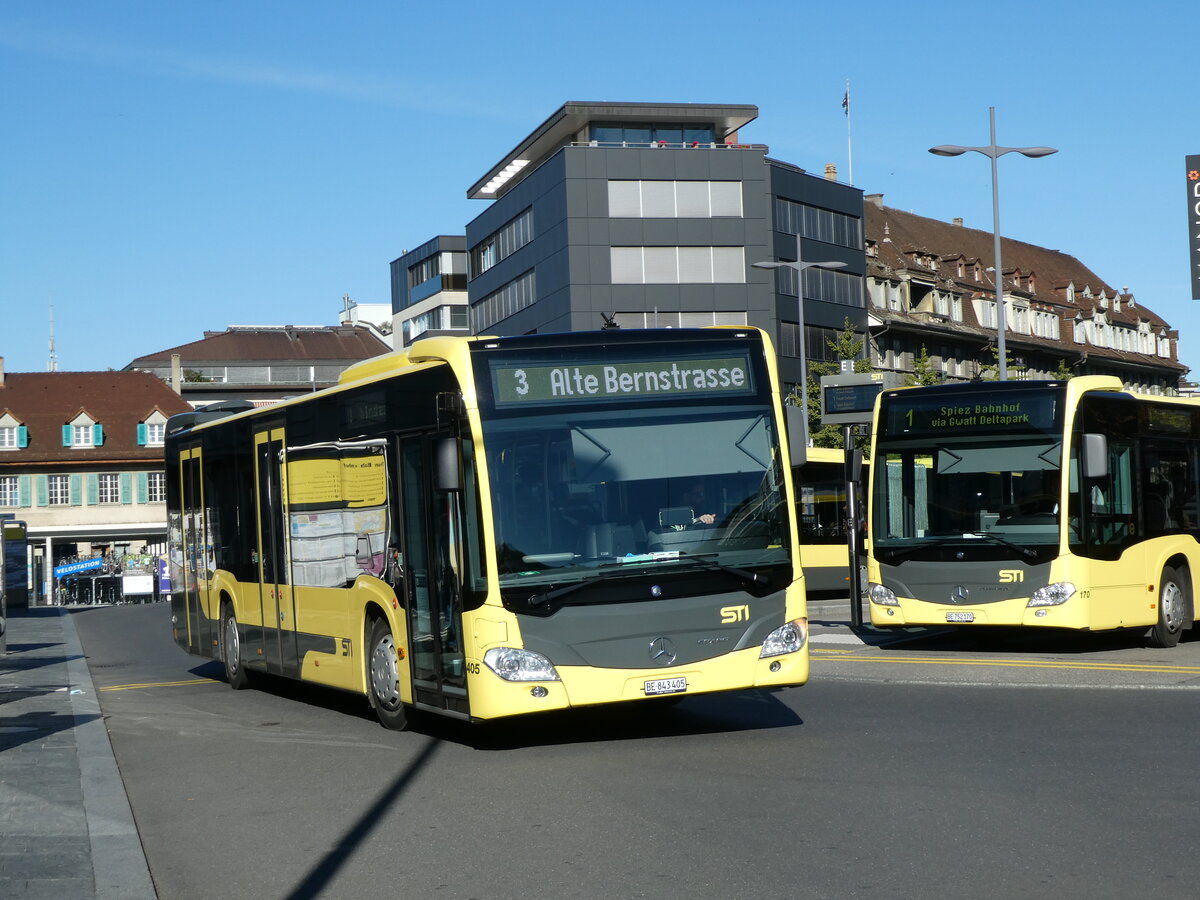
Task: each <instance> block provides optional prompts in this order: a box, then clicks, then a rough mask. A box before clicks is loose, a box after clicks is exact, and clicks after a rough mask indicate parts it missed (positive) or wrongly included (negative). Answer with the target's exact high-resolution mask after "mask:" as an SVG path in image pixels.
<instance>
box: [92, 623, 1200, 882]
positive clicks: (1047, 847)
mask: <svg viewBox="0 0 1200 900" xmlns="http://www.w3.org/2000/svg"><path fill="white" fill-rule="evenodd" d="M73 615H74V620H75V623H76V626H77V628H78V631H79V634H80V636H81V638H82V641H83V645H84V649H85V652H86V654H87V656H88V662H89V666H90V668H91V672H92V678H93V681H94V683H95V686H96V688H97V690H98V691H99V693H100V702H101V708H102V710H103V712H104V714H105V717H106V720H107V724H108V729H109V733H110V736H111V740H112V744H113V748H114V751H115V753H116V757H117V761H118V764H119V766H120V769H121V774H122V777H123V779H124V781H125V786H126V790H127V793H128V795H129V799H130V803H131V805H132V808H133V812H134V816H135V819H136V821H137V826H138V831H139V833H140V834H141V837H142V842H143V845H144V847H145V850H146V856H147V859H148V860H149V864H150V869H151V873H152V875H153V877H154V881H155V885H156V887H157V890H158V892H159V896H160V897H162V898H166V900H175V898H193V897H196V898H200V897H204V898H208V897H213V896H243V895H251V896H255V897H263V898H274V897H280V898H284V897H316V896H321V897H360V896H372V895H389V896H397V897H418V896H419V897H428V896H435V897H447V898H451V897H453V898H458V897H486V898H507V897H513V898H516V897H522V898H527V897H530V896H533V897H544V898H560V897H562V898H568V897H587V898H591V897H599V896H604V897H689V898H691V897H696V898H700V897H722V898H725V897H739V898H743V897H744V898H754V897H772V898H777V897H780V896H794V897H836V898H848V897H916V896H920V897H981V898H983V897H1006V898H1008V897H1015V896H1020V895H1026V896H1037V897H1043V896H1044V897H1049V896H1053V897H1055V898H1066V897H1087V898H1103V897H1122V898H1125V897H1129V896H1155V897H1156V898H1167V897H1189V898H1190V897H1195V896H1197V894H1200V855H1198V854H1196V853H1195V852H1193V850H1192V848H1191V838H1192V836H1194V835H1195V834H1197V833H1198V831H1200V786H1198V785H1197V781H1196V779H1195V777H1194V775H1193V772H1192V759H1193V756H1194V754H1195V752H1196V750H1197V744H1198V740H1200V739H1198V736H1197V724H1196V723H1197V722H1200V690H1193V689H1188V688H1187V684H1186V682H1187V680H1188V679H1186V678H1183V679H1180V680H1179V683H1178V684H1174V685H1157V687H1159V688H1160V689H1155V690H1140V689H1139V690H1131V689H1129V688H1131V687H1134V686H1136V683H1135V682H1134V680H1133V676H1131V675H1130V674H1129V673H1128V672H1125V671H1124V670H1120V671H1119V674H1118V675H1117V676H1110V675H1105V674H1103V673H1104V672H1105V671H1106V670H1104V669H1103V667H1102V668H1101V669H1100V672H1101V673H1102V674H1101V675H1100V676H1093V675H1092V674H1089V675H1088V678H1100V679H1101V681H1100V682H1099V683H1091V682H1084V683H1073V682H1071V681H1070V680H1069V679H1067V678H1066V677H1065V676H1064V674H1063V673H1064V671H1069V670H1065V669H1062V668H1054V667H1050V668H1041V669H1031V670H1024V672H1023V674H1022V678H1030V677H1032V676H1030V674H1029V672H1031V671H1032V672H1034V673H1036V674H1037V677H1039V678H1040V679H1041V681H1040V682H1038V683H1036V684H1034V683H1026V682H1022V681H1012V682H1006V681H1005V680H1004V676H1003V673H1004V671H1005V668H1004V667H1003V666H1000V665H997V666H992V667H988V668H984V669H981V670H979V671H982V672H984V673H985V674H984V675H980V674H979V672H978V671H975V670H972V671H973V674H972V675H971V677H970V678H966V679H963V680H962V681H961V682H956V681H955V680H954V679H953V678H947V677H945V671H946V670H949V669H951V668H953V666H951V665H950V664H946V663H936V664H935V663H929V664H925V663H921V662H919V661H915V660H917V658H918V657H920V656H923V655H924V656H929V657H931V658H933V659H943V658H945V657H951V658H953V657H955V656H956V655H957V656H960V657H962V656H964V655H969V658H971V659H978V658H980V654H983V655H984V656H987V657H988V658H989V660H990V661H992V662H997V661H999V662H1003V658H1004V656H1005V655H1012V654H1015V655H1016V658H1017V660H1018V661H1020V660H1026V661H1028V660H1029V659H1031V658H1034V657H1038V658H1040V656H1045V655H1047V654H1048V651H1047V650H1046V648H1045V647H1042V648H1041V649H1039V650H1037V651H1036V652H1035V651H1029V650H1025V651H1021V650H1020V649H1018V650H1016V651H1014V650H1013V649H1012V646H1011V645H1008V646H1002V647H1001V648H999V649H998V650H997V649H996V648H992V649H991V650H988V649H987V648H984V649H983V650H980V649H979V648H976V649H974V650H970V649H967V650H959V649H956V648H955V647H954V642H955V641H956V640H961V638H960V637H959V636H957V635H955V634H949V635H945V636H941V637H939V636H934V637H931V638H927V639H926V645H919V646H918V648H917V649H916V650H905V649H892V650H889V649H886V648H884V649H880V648H876V647H870V646H866V647H851V646H850V645H848V644H847V645H844V646H843V645H841V644H837V643H834V644H830V645H826V647H827V650H826V651H822V650H819V649H818V648H819V647H820V646H822V645H819V644H814V664H813V673H814V677H813V681H812V683H810V684H809V685H808V686H806V687H804V688H799V689H791V690H786V691H781V692H778V693H774V694H756V693H745V694H735V695H726V696H719V697H707V698H706V697H694V698H689V699H687V700H684V701H683V702H682V703H680V704H679V705H678V706H677V707H674V708H673V709H669V710H661V709H656V710H655V711H653V712H651V711H645V712H642V711H639V710H636V709H633V710H631V709H605V710H599V711H592V712H579V713H571V714H569V715H566V714H564V715H553V716H547V717H544V718H539V719H536V720H526V721H523V722H520V723H513V724H510V725H507V726H504V727H483V728H480V727H475V728H472V727H469V726H465V725H460V724H458V723H454V722H448V721H443V720H437V719H428V718H422V719H420V720H419V721H418V723H417V727H416V729H415V730H413V731H409V732H404V733H392V732H388V731H385V730H384V729H382V728H380V727H379V726H378V725H377V724H375V722H374V720H373V719H372V718H370V716H369V714H368V713H367V710H366V705H365V701H362V700H358V699H355V698H351V697H346V696H345V695H341V694H337V693H334V692H327V691H324V690H320V689H315V688H309V687H301V686H295V685H289V684H285V683H277V682H272V683H268V684H267V685H266V686H265V687H264V688H263V689H254V690H247V691H240V692H234V691H231V690H230V689H229V688H228V686H227V685H225V684H224V683H223V682H222V681H220V680H219V679H220V670H219V667H218V666H216V664H214V663H211V662H206V661H203V660H200V659H197V658H194V657H190V656H187V655H186V654H185V653H183V651H181V650H179V649H178V648H176V647H175V645H174V644H172V643H171V641H170V638H169V628H168V624H169V623H168V619H169V613H168V609H167V607H166V606H165V605H158V606H146V607H115V608H103V609H94V610H82V611H77V612H75V613H74V614H73ZM939 640H941V641H942V643H940V644H939ZM929 641H932V642H933V648H932V649H930V648H929V646H928V645H927V644H928V642H929ZM1198 648H1200V642H1195V643H1189V644H1187V645H1183V646H1181V647H1180V648H1177V650H1179V651H1180V654H1177V655H1176V657H1174V659H1175V660H1176V661H1177V662H1179V661H1180V660H1181V659H1182V660H1185V661H1186V660H1189V659H1191V658H1192V654H1194V652H1195V651H1196V650H1197V649H1198ZM1141 652H1142V651H1140V650H1138V649H1137V648H1135V647H1134V646H1133V645H1131V644H1129V642H1128V641H1127V640H1126V641H1125V642H1124V643H1121V644H1119V645H1118V646H1116V647H1113V646H1111V645H1110V644H1108V643H1102V644H1093V645H1084V649H1082V650H1078V651H1075V652H1073V653H1070V654H1065V655H1064V656H1065V658H1066V661H1067V662H1072V661H1073V662H1076V663H1085V664H1092V663H1093V662H1098V663H1101V664H1102V663H1104V661H1105V660H1108V661H1109V662H1110V663H1112V662H1116V661H1119V659H1121V658H1124V657H1126V656H1129V655H1136V654H1139V653H1141ZM1173 652H1174V651H1166V653H1167V654H1168V656H1166V657H1164V656H1162V655H1161V654H1162V653H1163V651H1159V654H1160V655H1159V656H1158V657H1156V659H1158V660H1159V662H1160V664H1161V662H1162V661H1163V660H1164V659H1171V657H1170V656H1169V654H1171V653H1173ZM837 654H843V655H845V654H853V655H856V656H857V657H858V659H859V660H860V662H859V663H857V664H852V663H851V662H850V660H848V659H845V658H841V661H840V662H839V661H838V659H839V657H838V656H837ZM871 654H875V655H876V656H879V657H881V658H882V657H884V656H888V655H892V656H900V655H904V654H907V657H906V658H909V659H911V660H914V661H910V662H908V663H894V664H891V669H889V668H888V666H889V664H887V663H885V662H882V661H880V662H875V663H868V662H866V661H865V660H866V659H867V657H868V656H869V655H871ZM971 654H973V655H971ZM822 657H826V658H822ZM1179 664H1180V665H1182V664H1183V663H1182V662H1179ZM839 665H840V666H842V667H843V668H844V669H845V670H846V671H844V672H840V673H839V672H838V671H837V666H839ZM892 669H902V670H903V672H904V678H902V679H894V678H891V677H890V676H888V675H887V674H885V673H886V672H887V671H891V670H892ZM1084 671H1088V672H1090V671H1091V670H1086V669H1085V670H1084ZM873 672H874V673H876V674H874V675H873V674H872V673H873ZM920 673H926V674H928V675H929V677H928V679H927V680H926V681H922V680H921V676H920ZM1138 677H1141V676H1138ZM1154 677H1155V676H1154V675H1153V673H1147V674H1146V675H1145V678H1147V679H1153V678H1154ZM1103 679H1110V680H1111V684H1108V685H1107V686H1105V682H1104V681H1103ZM996 684H1003V685H1004V687H996V686H995V685H996ZM1056 685H1062V686H1056Z"/></svg>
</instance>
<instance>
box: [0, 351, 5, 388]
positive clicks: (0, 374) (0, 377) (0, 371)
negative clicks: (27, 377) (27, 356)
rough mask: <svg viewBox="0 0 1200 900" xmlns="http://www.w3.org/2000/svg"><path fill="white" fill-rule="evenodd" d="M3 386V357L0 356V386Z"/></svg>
mask: <svg viewBox="0 0 1200 900" xmlns="http://www.w3.org/2000/svg"><path fill="white" fill-rule="evenodd" d="M2 387H4V357H3V356H0V388H2Z"/></svg>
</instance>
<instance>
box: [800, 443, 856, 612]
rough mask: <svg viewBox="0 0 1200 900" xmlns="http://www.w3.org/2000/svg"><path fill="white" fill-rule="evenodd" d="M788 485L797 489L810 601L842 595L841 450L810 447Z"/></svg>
mask: <svg viewBox="0 0 1200 900" xmlns="http://www.w3.org/2000/svg"><path fill="white" fill-rule="evenodd" d="M862 474H863V477H864V478H865V477H866V476H867V474H868V469H867V467H866V466H865V465H864V466H863V471H862ZM792 483H793V485H794V486H795V489H796V510H797V511H796V518H797V520H798V522H799V524H800V556H801V558H802V559H803V560H804V587H805V590H806V591H807V592H808V595H809V596H810V597H812V596H814V595H815V594H825V595H829V596H832V595H834V594H837V595H838V596H846V594H847V592H848V591H849V590H850V550H849V540H850V536H849V534H848V530H847V525H846V510H847V504H846V455H845V451H843V450H840V449H831V448H828V447H809V448H808V449H807V450H806V451H805V459H804V462H803V463H800V464H798V465H793V466H792ZM859 497H860V503H859V506H858V508H859V509H860V510H862V509H864V508H865V507H864V506H863V505H862V503H861V494H860V495H859ZM859 546H862V544H861V542H860V544H859ZM860 566H861V557H860ZM863 583H864V584H865V582H863Z"/></svg>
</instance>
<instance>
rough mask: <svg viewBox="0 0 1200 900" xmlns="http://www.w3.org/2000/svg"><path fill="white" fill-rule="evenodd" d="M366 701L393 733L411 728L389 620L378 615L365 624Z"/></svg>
mask: <svg viewBox="0 0 1200 900" xmlns="http://www.w3.org/2000/svg"><path fill="white" fill-rule="evenodd" d="M365 631H366V644H365V646H366V653H364V654H363V656H364V658H365V660H366V667H367V671H366V679H367V699H368V701H370V704H371V708H372V709H373V710H374V711H375V716H376V717H377V718H378V719H379V724H380V725H382V726H383V727H384V728H389V729H392V730H394V731H400V730H403V729H404V728H405V727H406V726H407V724H408V714H407V710H406V709H405V706H404V701H403V700H401V698H400V656H399V653H398V652H397V648H396V639H395V636H394V635H393V634H392V627H391V625H390V624H389V623H388V620H387V617H386V616H384V615H382V614H380V613H378V612H376V613H375V614H368V616H367V621H366V628H365Z"/></svg>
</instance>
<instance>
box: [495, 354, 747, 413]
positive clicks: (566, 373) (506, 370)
mask: <svg viewBox="0 0 1200 900" xmlns="http://www.w3.org/2000/svg"><path fill="white" fill-rule="evenodd" d="M492 383H493V387H494V390H495V398H496V405H497V406H510V405H514V404H530V403H553V402H555V401H559V400H572V401H579V400H635V399H666V398H668V397H689V396H699V395H706V396H713V395H730V396H738V395H745V394H749V393H751V392H752V391H753V388H754V385H753V381H752V376H751V372H750V360H749V358H748V357H747V356H726V357H720V358H711V357H710V358H706V359H673V360H639V361H637V362H614V363H596V362H589V363H585V364H582V365H518V364H514V363H507V362H505V363H500V362H495V363H493V364H492Z"/></svg>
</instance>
